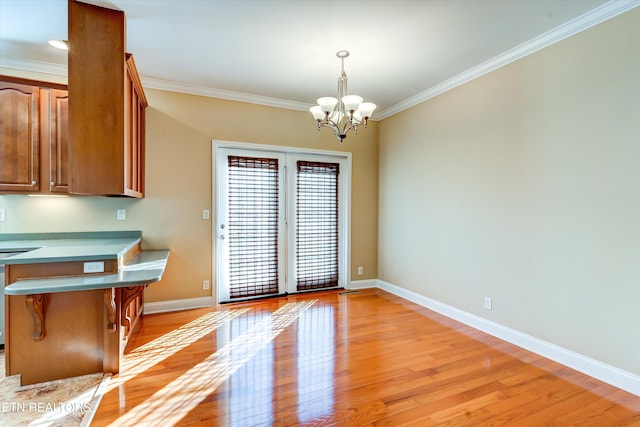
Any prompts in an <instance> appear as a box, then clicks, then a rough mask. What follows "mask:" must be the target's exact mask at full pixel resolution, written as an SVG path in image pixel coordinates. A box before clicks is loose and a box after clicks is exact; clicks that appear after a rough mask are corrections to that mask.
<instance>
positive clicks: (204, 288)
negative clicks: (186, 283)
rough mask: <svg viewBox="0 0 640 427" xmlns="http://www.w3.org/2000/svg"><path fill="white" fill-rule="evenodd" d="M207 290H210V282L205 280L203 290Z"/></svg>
mask: <svg viewBox="0 0 640 427" xmlns="http://www.w3.org/2000/svg"><path fill="white" fill-rule="evenodd" d="M207 289H209V281H208V280H203V281H202V290H203V291H206V290H207Z"/></svg>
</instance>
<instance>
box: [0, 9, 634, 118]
mask: <svg viewBox="0 0 640 427" xmlns="http://www.w3.org/2000/svg"><path fill="white" fill-rule="evenodd" d="M87 2H88V3H93V4H97V5H100V6H104V7H109V8H112V9H119V10H123V11H124V12H125V14H126V17H127V51H129V52H131V53H133V54H134V57H135V60H136V65H137V68H138V71H139V72H140V74H141V76H142V81H143V84H144V85H145V86H146V87H155V88H161V89H168V90H175V91H180V92H186V93H196V94H203V95H208V96H216V97H221V98H226V99H237V100H242V101H249V102H256V103H261V104H267V105H275V106H280V107H285V108H295V109H306V108H308V107H309V106H310V105H312V104H314V103H315V100H316V98H318V97H320V96H335V93H336V89H337V78H338V75H339V73H340V61H339V59H338V58H336V56H335V54H336V52H337V51H338V50H341V49H345V50H348V51H350V53H351V56H350V57H349V58H347V59H346V61H345V70H346V72H347V74H348V76H349V93H351V94H359V95H361V96H363V97H364V98H365V100H367V101H371V102H374V103H376V104H377V105H378V110H377V115H376V116H374V117H377V118H384V117H388V116H389V115H391V114H394V113H395V112H397V111H401V110H402V109H404V108H407V107H409V106H411V105H413V104H416V103H418V102H421V101H423V100H425V99H428V98H429V97H431V96H434V95H436V94H437V93H440V92H442V91H444V90H447V89H449V88H451V87H455V86H456V85H459V84H461V83H464V82H465V81H468V80H469V79H471V78H474V77H477V76H479V75H481V74H483V73H485V72H487V71H490V70H491V69H494V68H497V67H498V66H501V65H504V64H506V63H508V62H511V61H513V60H515V59H518V58H519V57H522V56H524V55H526V54H528V53H531V52H533V51H535V50H537V49H539V48H541V47H544V46H546V45H549V44H551V43H553V42H555V41H558V40H561V39H562V38H565V37H567V36H570V35H572V34H574V33H576V32H578V31H581V30H583V29H585V28H588V27H590V26H592V25H595V24H597V23H599V22H602V21H604V20H606V19H609V18H610V17H612V16H615V15H617V14H619V13H622V12H624V11H626V10H628V9H631V8H633V7H636V6H638V5H639V4H640V0H614V1H609V2H607V0H340V1H337V0H324V1H319V0H179V1H178V0H153V1H151V0H111V1H98V0H91V1H87ZM49 39H67V0H0V65H2V66H5V67H10V68H19V69H25V70H31V71H43V72H50V73H55V74H65V73H66V52H64V51H60V50H56V49H54V48H52V47H50V46H49V45H48V44H47V41H48V40H49Z"/></svg>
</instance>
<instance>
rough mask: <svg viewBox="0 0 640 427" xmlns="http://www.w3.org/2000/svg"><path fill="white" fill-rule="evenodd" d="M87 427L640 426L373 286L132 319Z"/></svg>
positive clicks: (614, 402)
mask: <svg viewBox="0 0 640 427" xmlns="http://www.w3.org/2000/svg"><path fill="white" fill-rule="evenodd" d="M130 342H131V344H130V346H129V348H128V353H127V354H126V355H125V360H124V362H123V366H124V369H123V371H122V372H121V373H120V374H119V375H116V376H114V378H113V380H112V384H111V386H110V389H109V391H108V392H107V393H106V395H105V396H104V398H103V399H102V402H101V404H100V407H99V409H98V412H97V414H96V416H95V417H94V420H93V423H92V425H96V426H107V425H113V426H118V425H122V426H129V425H133V424H135V425H141V426H145V425H150V426H155V425H163V426H165V425H193V426H199V425H202V426H244V425H246V426H294V425H306V426H329V425H331V426H333V425H346V426H399V425H408V426H411V425H416V426H422V427H424V426H446V425H453V426H465V427H466V426H473V425H478V426H493V425H495V426H501V425H515V426H525V427H526V426H538V425H549V426H551V425H558V426H560V425H576V426H582V425H584V426H598V427H606V426H640V397H637V396H634V395H632V394H629V393H626V392H624V391H622V390H619V389H616V388H615V387H612V386H610V385H608V384H604V383H602V382H600V381H597V380H595V379H593V378H590V377H587V376H586V375H583V374H581V373H578V372H575V371H572V370H571V369H568V368H566V367H564V366H561V365H559V364H557V363H554V362H552V361H550V360H547V359H544V358H542V357H540V356H538V355H535V354H533V353H530V352H527V351H526V350H523V349H521V348H518V347H515V346H513V345H511V344H509V343H505V342H503V341H501V340H499V339H497V338H495V337H491V336H489V335H486V334H483V333H482V332H480V331H477V330H474V329H473V328H470V327H468V326H465V325H461V324H459V323H458V322H455V321H453V320H452V319H448V318H446V317H445V316H442V315H440V314H438V313H434V312H432V311H429V310H427V309H425V308H424V307H419V306H417V305H415V304H412V303H410V302H407V301H405V300H403V299H401V298H399V297H396V296H394V295H391V294H388V293H386V292H384V291H382V290H376V289H371V290H363V291H360V292H359V293H351V294H347V295H340V294H339V293H338V292H335V291H328V292H318V293H308V294H299V295H293V296H288V297H283V298H274V299H267V300H261V301H253V302H244V303H237V304H228V305H223V306H219V307H216V308H210V309H197V310H188V311H184V312H176V313H163V314H155V315H148V316H144V317H143V318H142V319H141V324H140V328H139V329H138V331H136V333H135V334H134V335H133V336H132V337H131V341H130Z"/></svg>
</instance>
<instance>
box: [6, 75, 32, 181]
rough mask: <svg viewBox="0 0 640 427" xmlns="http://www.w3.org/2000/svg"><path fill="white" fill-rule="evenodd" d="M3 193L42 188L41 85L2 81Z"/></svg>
mask: <svg viewBox="0 0 640 427" xmlns="http://www.w3.org/2000/svg"><path fill="white" fill-rule="evenodd" d="M0 137H1V138H2V139H1V140H0V165H2V167H1V168H0V192H29V193H33V192H38V191H39V190H40V182H39V180H40V88H39V87H37V86H31V85H27V84H19V83H15V82H12V81H5V80H4V79H3V80H2V81H0Z"/></svg>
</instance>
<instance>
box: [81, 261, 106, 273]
mask: <svg viewBox="0 0 640 427" xmlns="http://www.w3.org/2000/svg"><path fill="white" fill-rule="evenodd" d="M84 272H85V273H104V261H95V262H85V263H84Z"/></svg>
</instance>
